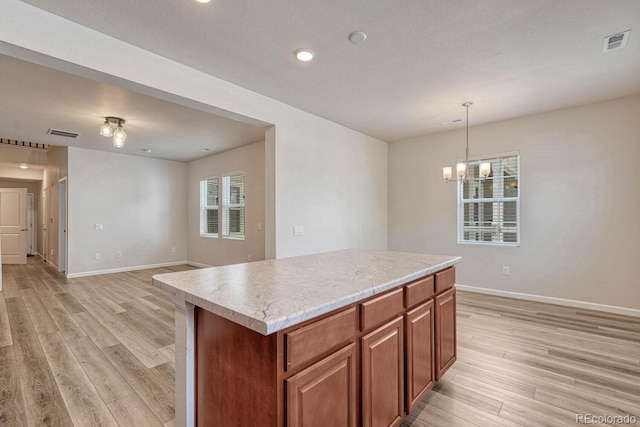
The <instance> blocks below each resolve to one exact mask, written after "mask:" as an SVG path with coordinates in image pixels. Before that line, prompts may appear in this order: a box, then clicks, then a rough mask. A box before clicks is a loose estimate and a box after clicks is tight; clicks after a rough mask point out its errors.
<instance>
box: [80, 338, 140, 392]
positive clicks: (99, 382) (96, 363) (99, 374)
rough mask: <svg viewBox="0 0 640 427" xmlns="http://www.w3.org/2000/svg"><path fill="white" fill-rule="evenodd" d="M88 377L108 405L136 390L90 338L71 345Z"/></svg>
mask: <svg viewBox="0 0 640 427" xmlns="http://www.w3.org/2000/svg"><path fill="white" fill-rule="evenodd" d="M69 345H70V347H71V350H72V351H73V353H74V354H75V356H76V358H77V359H78V361H79V362H80V364H81V365H82V368H83V369H84V371H85V372H86V373H87V376H88V377H89V379H90V380H91V382H92V383H93V385H94V387H95V388H96V390H97V391H98V393H99V394H100V396H101V397H102V400H104V401H105V402H106V403H111V402H115V401H116V400H121V399H125V398H126V397H128V396H131V395H132V394H134V393H135V392H134V390H133V389H132V388H131V386H130V385H129V383H128V382H127V381H126V380H125V379H124V378H123V377H122V375H121V374H120V373H119V372H118V371H117V370H116V369H115V367H114V366H113V365H112V364H111V362H109V359H107V357H106V356H105V355H104V354H103V353H102V351H100V349H99V348H98V347H97V346H96V345H95V343H94V342H93V341H92V340H91V338H89V337H84V338H80V339H77V340H75V341H72V342H70V343H69Z"/></svg>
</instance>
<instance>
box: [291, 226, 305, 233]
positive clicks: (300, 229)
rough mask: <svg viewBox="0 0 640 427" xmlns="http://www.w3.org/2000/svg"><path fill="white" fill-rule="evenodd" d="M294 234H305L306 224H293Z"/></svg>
mask: <svg viewBox="0 0 640 427" xmlns="http://www.w3.org/2000/svg"><path fill="white" fill-rule="evenodd" d="M293 235H294V236H304V226H303V225H294V226H293Z"/></svg>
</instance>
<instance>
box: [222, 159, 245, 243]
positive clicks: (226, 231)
mask: <svg viewBox="0 0 640 427" xmlns="http://www.w3.org/2000/svg"><path fill="white" fill-rule="evenodd" d="M238 175H242V182H243V186H244V195H243V197H242V201H241V202H240V203H231V185H230V184H231V177H234V176H238ZM221 188H222V238H223V239H229V240H244V239H245V237H246V234H247V229H246V227H247V221H246V215H247V207H246V198H247V175H246V174H245V173H244V172H243V171H235V172H230V173H227V174H225V175H223V176H222V187H221ZM237 208H242V209H243V211H244V213H243V215H242V221H243V225H242V234H231V231H230V222H231V215H230V214H229V211H230V210H231V209H237Z"/></svg>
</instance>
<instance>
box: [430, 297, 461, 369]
mask: <svg viewBox="0 0 640 427" xmlns="http://www.w3.org/2000/svg"><path fill="white" fill-rule="evenodd" d="M435 314H436V316H435V317H436V319H435V320H436V343H435V347H436V349H435V350H436V381H437V380H439V379H440V378H441V377H442V375H444V373H445V372H446V371H447V369H449V367H451V365H453V362H455V361H456V354H457V352H456V289H455V288H452V289H449V290H448V291H447V292H444V293H442V294H440V295H438V296H437V297H436V307H435Z"/></svg>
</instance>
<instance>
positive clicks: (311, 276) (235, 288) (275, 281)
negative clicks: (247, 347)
mask: <svg viewBox="0 0 640 427" xmlns="http://www.w3.org/2000/svg"><path fill="white" fill-rule="evenodd" d="M460 261H462V258H460V257H456V256H444V255H426V254H415V253H406V252H386V251H371V250H361V249H349V250H343V251H336V252H327V253H321V254H316V255H305V256H299V257H292V258H283V259H278V260H267V261H256V262H250V263H246V264H234V265H227V266H222V267H211V268H204V269H200V270H191V271H184V272H178V273H168V274H159V275H156V276H153V285H154V286H156V287H158V288H161V289H164V290H165V291H168V292H169V293H170V294H171V296H172V298H173V300H174V301H187V302H190V303H191V304H193V305H195V306H198V307H201V308H204V309H205V310H208V311H210V312H212V313H215V314H217V315H219V316H221V317H224V318H226V319H229V320H231V321H233V322H236V323H238V324H240V325H243V326H246V327H247V328H249V329H252V330H254V331H256V332H259V333H261V334H263V335H269V334H272V333H274V332H277V331H280V330H282V329H285V328H288V327H290V326H293V325H296V324H298V323H301V322H304V321H305V320H309V319H312V318H314V317H317V316H320V315H322V314H325V313H328V312H330V311H333V310H336V309H338V308H341V307H345V306H347V305H349V304H351V303H353V302H356V301H360V300H362V299H365V298H367V297H370V296H372V295H376V294H379V293H381V292H384V291H386V290H388V289H391V288H394V287H396V286H399V285H403V284H405V283H408V282H411V281H412V280H414V279H417V278H419V277H422V276H425V275H428V274H431V273H433V272H435V271H439V270H442V269H445V268H447V267H450V266H452V265H454V264H457V263H458V262H460Z"/></svg>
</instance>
